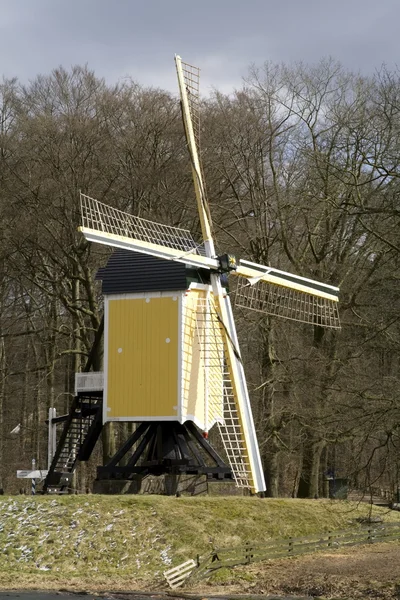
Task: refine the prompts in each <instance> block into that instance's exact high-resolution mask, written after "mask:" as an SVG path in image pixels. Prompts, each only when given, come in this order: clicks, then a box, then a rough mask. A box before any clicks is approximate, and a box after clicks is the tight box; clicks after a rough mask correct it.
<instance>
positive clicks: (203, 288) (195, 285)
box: [189, 281, 212, 292]
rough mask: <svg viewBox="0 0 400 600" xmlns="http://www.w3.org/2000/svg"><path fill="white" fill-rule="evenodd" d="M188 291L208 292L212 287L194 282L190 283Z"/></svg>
mask: <svg viewBox="0 0 400 600" xmlns="http://www.w3.org/2000/svg"><path fill="white" fill-rule="evenodd" d="M189 290H201V291H203V292H208V291H210V290H212V286H211V285H209V284H207V283H196V282H195V281H192V283H191V284H190V286H189Z"/></svg>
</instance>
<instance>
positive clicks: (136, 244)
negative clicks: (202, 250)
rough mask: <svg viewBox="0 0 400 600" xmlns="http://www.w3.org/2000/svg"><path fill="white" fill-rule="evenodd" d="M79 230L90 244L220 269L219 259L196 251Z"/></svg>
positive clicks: (88, 230) (94, 231)
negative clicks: (185, 250)
mask: <svg viewBox="0 0 400 600" xmlns="http://www.w3.org/2000/svg"><path fill="white" fill-rule="evenodd" d="M78 230H79V231H80V232H81V233H83V235H84V236H85V238H86V239H87V240H88V241H89V242H94V243H96V244H103V245H105V246H112V247H113V248H122V249H123V250H131V251H132V252H139V253H141V254H149V255H150V256H155V257H156V258H164V259H166V260H173V261H176V262H181V263H183V264H184V265H193V266H194V267H200V268H202V269H218V267H219V263H218V260H217V259H215V258H211V257H208V256H201V255H200V254H195V253H194V250H190V251H189V252H183V251H182V250H176V249H175V248H170V247H169V246H161V245H158V244H151V243H150V242H142V241H140V240H135V239H133V238H128V237H125V236H123V235H116V234H114V233H106V232H102V231H97V230H96V229H90V228H89V227H79V228H78Z"/></svg>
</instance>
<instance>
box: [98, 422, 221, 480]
mask: <svg viewBox="0 0 400 600" xmlns="http://www.w3.org/2000/svg"><path fill="white" fill-rule="evenodd" d="M164 474H171V475H181V474H186V475H206V476H207V478H208V479H215V480H232V471H231V469H230V467H229V466H227V465H226V463H225V462H224V460H223V459H222V458H221V457H220V456H219V454H218V453H217V452H216V450H215V449H214V448H213V447H212V446H211V445H210V444H209V443H208V441H207V440H206V439H205V438H204V437H203V436H202V434H201V433H200V431H199V429H198V428H197V427H196V426H195V424H194V423H193V422H191V421H186V422H185V423H183V424H181V423H179V422H176V421H170V422H166V421H152V422H143V423H140V424H138V426H137V429H136V430H135V431H134V433H133V434H132V435H131V436H130V437H129V438H128V439H127V441H126V442H125V443H124V444H123V445H122V446H121V448H120V449H119V450H118V452H117V453H116V454H115V455H114V456H113V457H112V459H111V460H110V461H109V462H108V463H107V465H105V466H103V467H97V478H98V479H131V478H132V477H135V476H141V477H146V476H147V475H154V476H158V475H164Z"/></svg>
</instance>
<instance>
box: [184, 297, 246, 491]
mask: <svg viewBox="0 0 400 600" xmlns="http://www.w3.org/2000/svg"><path fill="white" fill-rule="evenodd" d="M196 334H197V341H198V344H199V347H200V352H201V354H202V358H203V360H202V364H203V369H204V380H205V389H206V395H207V402H206V408H205V410H206V412H207V414H205V418H204V421H205V423H209V424H210V425H211V427H212V426H213V425H214V423H216V424H217V427H218V431H219V434H220V437H221V440H222V444H223V447H224V451H225V454H226V458H227V460H228V463H229V466H230V468H231V470H232V475H233V478H234V480H235V483H236V485H237V486H238V487H241V488H251V481H252V474H251V466H250V461H249V457H248V452H247V448H246V443H245V440H244V437H243V430H242V425H241V422H240V417H239V413H238V410H237V405H236V399H235V396H234V393H233V385H232V373H231V370H230V368H229V361H228V360H227V357H226V355H225V346H224V335H225V333H224V331H223V328H222V325H221V322H220V320H219V318H218V314H217V311H216V308H215V301H214V297H213V294H212V293H209V294H207V296H205V297H199V298H198V301H197V311H196ZM221 404H222V415H223V419H222V420H221V418H220V415H221Z"/></svg>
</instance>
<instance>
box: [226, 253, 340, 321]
mask: <svg viewBox="0 0 400 600" xmlns="http://www.w3.org/2000/svg"><path fill="white" fill-rule="evenodd" d="M234 274H235V275H236V276H238V277H239V278H241V279H242V278H245V279H246V280H247V281H246V283H241V282H239V283H238V285H237V287H236V292H235V306H238V307H241V308H247V309H249V310H253V311H256V312H261V313H264V314H268V315H272V316H275V317H283V318H285V319H290V320H293V321H299V322H301V323H308V324H311V325H319V326H320V327H328V328H331V329H340V320H339V311H338V300H339V297H338V293H339V288H337V287H334V286H331V285H328V284H325V283H320V282H318V281H314V280H312V279H307V278H306V277H299V276H298V275H294V274H292V273H287V272H285V271H280V270H278V269H273V268H271V267H266V266H264V265H258V264H256V263H252V262H249V261H246V260H241V261H240V266H239V268H238V269H237V271H235V272H234Z"/></svg>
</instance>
